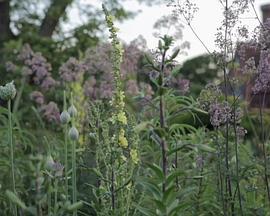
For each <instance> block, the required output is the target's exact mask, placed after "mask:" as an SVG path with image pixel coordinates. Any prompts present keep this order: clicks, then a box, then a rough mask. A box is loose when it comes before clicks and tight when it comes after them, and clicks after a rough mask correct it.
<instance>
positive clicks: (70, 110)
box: [68, 105, 78, 118]
mask: <svg viewBox="0 0 270 216" xmlns="http://www.w3.org/2000/svg"><path fill="white" fill-rule="evenodd" d="M68 113H69V115H70V117H71V118H72V117H75V116H76V115H77V113H78V111H77V109H76V107H75V106H74V105H71V106H70V107H69V108H68Z"/></svg>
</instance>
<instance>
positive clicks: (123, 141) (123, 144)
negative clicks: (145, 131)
mask: <svg viewBox="0 0 270 216" xmlns="http://www.w3.org/2000/svg"><path fill="white" fill-rule="evenodd" d="M118 140H119V145H120V146H121V147H122V148H127V147H128V141H127V138H126V137H125V130H124V129H123V128H121V129H120V132H119V138H118Z"/></svg>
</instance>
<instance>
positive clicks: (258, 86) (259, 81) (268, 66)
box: [252, 49, 270, 94]
mask: <svg viewBox="0 0 270 216" xmlns="http://www.w3.org/2000/svg"><path fill="white" fill-rule="evenodd" d="M257 70H258V76H257V78H256V80H255V84H254V87H253V89H252V90H253V92H254V93H255V94H259V93H265V92H268V91H269V90H270V89H269V88H270V50H269V49H268V50H262V51H261V55H260V62H259V66H258V69H257Z"/></svg>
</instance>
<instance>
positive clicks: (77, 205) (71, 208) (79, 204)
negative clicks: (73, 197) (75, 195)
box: [67, 201, 83, 211]
mask: <svg viewBox="0 0 270 216" xmlns="http://www.w3.org/2000/svg"><path fill="white" fill-rule="evenodd" d="M82 206H83V202H82V201H79V202H75V203H73V204H71V205H70V206H68V207H67V210H68V211H75V210H77V209H79V208H81V207H82Z"/></svg>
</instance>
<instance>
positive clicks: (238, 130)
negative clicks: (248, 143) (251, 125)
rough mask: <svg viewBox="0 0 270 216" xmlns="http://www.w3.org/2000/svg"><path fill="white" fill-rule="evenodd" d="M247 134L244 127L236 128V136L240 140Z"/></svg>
mask: <svg viewBox="0 0 270 216" xmlns="http://www.w3.org/2000/svg"><path fill="white" fill-rule="evenodd" d="M246 134H247V130H246V129H245V128H243V127H240V126H237V128H236V136H237V139H238V140H242V139H243V138H244V137H245V135H246Z"/></svg>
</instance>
